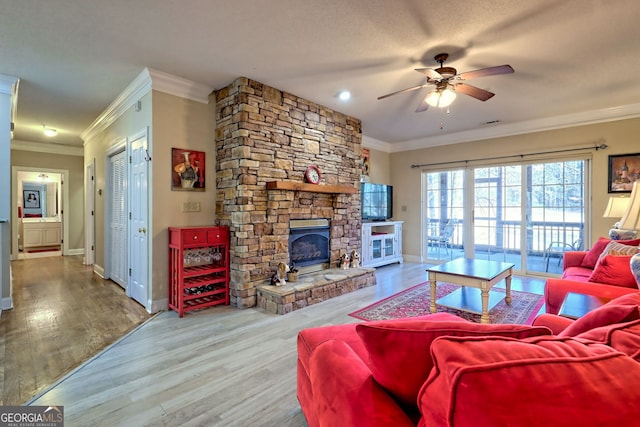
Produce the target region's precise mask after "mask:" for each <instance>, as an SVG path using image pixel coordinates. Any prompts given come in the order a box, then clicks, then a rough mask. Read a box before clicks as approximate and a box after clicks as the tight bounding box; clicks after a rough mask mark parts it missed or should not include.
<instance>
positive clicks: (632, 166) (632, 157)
mask: <svg viewBox="0 0 640 427" xmlns="http://www.w3.org/2000/svg"><path fill="white" fill-rule="evenodd" d="M608 178H609V193H630V192H631V190H632V187H633V183H634V182H635V181H637V180H639V179H640V153H635V154H618V155H613V156H609V177H608Z"/></svg>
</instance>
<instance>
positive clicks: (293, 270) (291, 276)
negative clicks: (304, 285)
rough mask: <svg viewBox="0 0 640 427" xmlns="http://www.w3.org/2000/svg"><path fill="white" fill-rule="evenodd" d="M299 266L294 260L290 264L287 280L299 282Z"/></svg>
mask: <svg viewBox="0 0 640 427" xmlns="http://www.w3.org/2000/svg"><path fill="white" fill-rule="evenodd" d="M298 274H299V271H298V267H296V263H295V262H292V263H291V266H289V272H288V273H287V280H289V281H290V282H297V281H298Z"/></svg>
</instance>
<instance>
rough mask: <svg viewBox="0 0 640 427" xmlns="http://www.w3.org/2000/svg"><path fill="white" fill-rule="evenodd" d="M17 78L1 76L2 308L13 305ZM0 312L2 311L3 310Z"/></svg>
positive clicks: (0, 266)
mask: <svg viewBox="0 0 640 427" xmlns="http://www.w3.org/2000/svg"><path fill="white" fill-rule="evenodd" d="M17 80H18V79H16V78H15V77H11V76H6V75H0V293H1V295H0V298H1V299H0V310H2V309H7V308H11V307H12V306H13V302H12V301H11V272H10V257H11V223H10V222H9V221H10V217H11V102H12V97H13V95H14V89H15V85H16V83H17ZM0 313H1V311H0Z"/></svg>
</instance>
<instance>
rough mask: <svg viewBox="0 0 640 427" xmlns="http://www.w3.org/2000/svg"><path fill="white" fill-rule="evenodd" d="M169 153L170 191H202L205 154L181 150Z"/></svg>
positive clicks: (203, 187) (203, 188) (172, 150)
mask: <svg viewBox="0 0 640 427" xmlns="http://www.w3.org/2000/svg"><path fill="white" fill-rule="evenodd" d="M171 152H172V155H171V162H172V167H173V173H172V181H171V189H172V190H186V191H204V190H205V179H204V173H205V153H204V152H202V151H194V150H185V149H181V148H172V149H171Z"/></svg>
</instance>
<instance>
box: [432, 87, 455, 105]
mask: <svg viewBox="0 0 640 427" xmlns="http://www.w3.org/2000/svg"><path fill="white" fill-rule="evenodd" d="M454 99H456V93H455V92H454V91H453V90H452V89H451V88H446V89H442V90H441V89H435V90H433V91H431V93H430V94H429V95H427V104H429V105H430V106H432V107H440V108H445V107H448V106H449V105H451V103H452V102H453V100H454Z"/></svg>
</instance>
